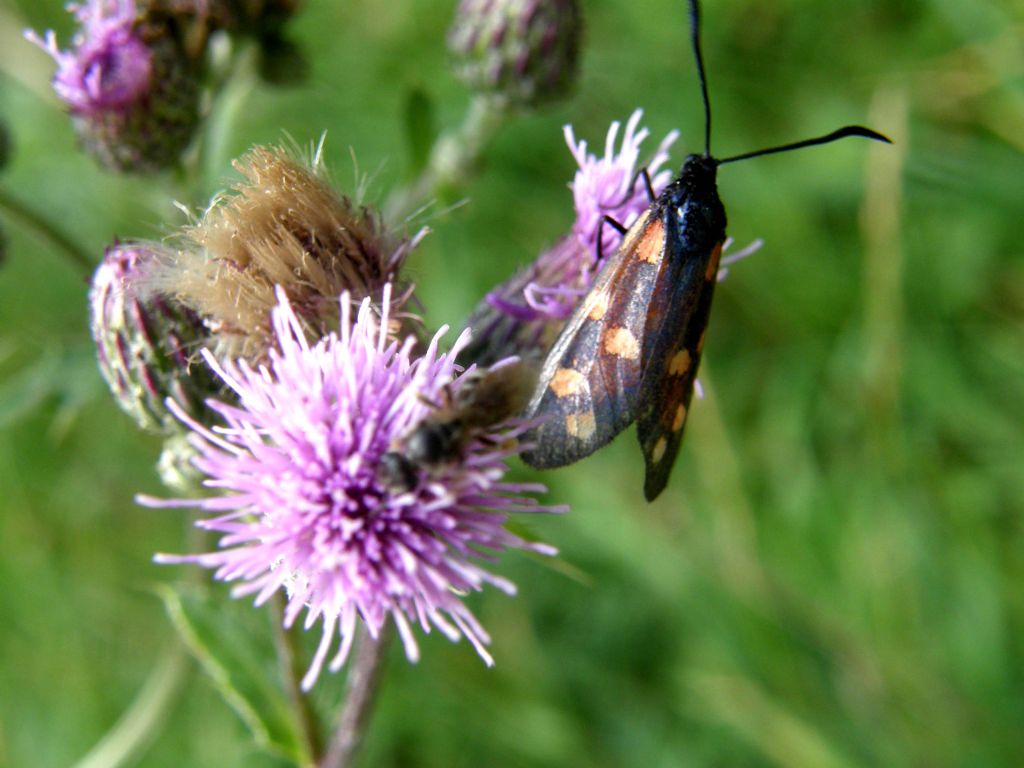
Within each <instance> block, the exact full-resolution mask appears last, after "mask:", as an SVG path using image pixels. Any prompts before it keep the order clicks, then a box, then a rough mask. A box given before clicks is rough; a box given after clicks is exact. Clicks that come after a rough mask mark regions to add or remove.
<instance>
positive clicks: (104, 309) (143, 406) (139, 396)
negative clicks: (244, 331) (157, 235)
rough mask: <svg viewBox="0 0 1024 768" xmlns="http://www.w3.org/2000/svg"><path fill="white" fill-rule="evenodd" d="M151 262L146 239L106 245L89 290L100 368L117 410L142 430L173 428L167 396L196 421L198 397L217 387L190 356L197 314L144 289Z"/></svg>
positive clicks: (199, 331)
mask: <svg viewBox="0 0 1024 768" xmlns="http://www.w3.org/2000/svg"><path fill="white" fill-rule="evenodd" d="M157 261H158V257H157V254H156V252H155V251H154V250H152V249H151V248H150V247H149V246H146V245H139V244H123V245H115V246H114V247H112V248H109V249H107V253H106V255H105V257H104V259H103V261H102V262H101V264H100V266H99V268H98V269H97V270H96V274H95V275H94V276H93V281H92V290H91V292H90V295H89V301H90V307H91V315H92V316H91V323H92V335H93V340H94V341H95V342H96V348H97V352H98V356H99V365H100V371H101V372H102V373H103V377H104V378H105V379H106V381H107V384H108V385H109V386H110V391H111V392H112V393H113V394H114V398H115V399H116V400H117V403H118V405H120V406H121V409H122V410H123V411H124V412H125V413H127V414H128V415H129V416H131V417H132V418H133V419H134V420H135V421H136V423H137V424H138V425H139V426H140V427H142V428H143V429H145V430H148V431H151V432H159V433H162V434H173V433H174V432H175V431H177V430H180V429H181V424H180V422H179V421H178V420H177V418H175V416H174V415H173V414H172V413H171V412H170V411H169V410H168V408H167V404H166V399H167V398H172V399H173V400H174V401H175V402H176V403H177V404H178V405H179V406H181V408H182V410H183V411H184V412H185V413H186V414H188V415H189V416H191V417H193V418H196V419H198V420H200V421H203V420H204V411H205V406H204V404H203V401H204V400H205V399H206V398H207V397H211V396H213V395H214V394H218V393H219V392H220V388H219V386H218V384H216V383H215V382H216V377H214V375H213V373H212V372H211V371H210V370H209V369H208V368H207V366H206V365H205V364H204V363H203V362H202V360H201V359H198V353H199V349H200V347H201V346H202V345H203V344H204V342H205V341H206V338H207V333H206V328H205V326H204V325H203V323H202V321H201V320H200V319H199V317H198V316H197V315H196V314H195V313H193V312H191V311H189V310H187V309H185V308H184V307H182V306H181V305H180V304H178V303H176V302H175V301H173V300H171V299H169V298H167V297H165V296H163V295H161V294H160V293H158V292H156V291H155V290H153V288H152V284H151V282H152V281H151V280H150V273H151V272H152V270H153V268H154V266H155V265H156V263H157Z"/></svg>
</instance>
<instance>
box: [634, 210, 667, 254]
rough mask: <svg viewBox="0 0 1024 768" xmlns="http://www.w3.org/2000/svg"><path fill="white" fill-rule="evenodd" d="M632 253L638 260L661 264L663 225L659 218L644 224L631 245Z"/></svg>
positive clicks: (663, 242)
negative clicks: (634, 243)
mask: <svg viewBox="0 0 1024 768" xmlns="http://www.w3.org/2000/svg"><path fill="white" fill-rule="evenodd" d="M633 253H635V254H636V257H637V258H638V259H640V261H646V262H647V263H648V264H661V259H662V257H663V256H664V254H665V227H664V226H663V225H662V223H661V220H660V219H655V220H654V221H651V222H649V223H647V224H646V225H644V229H643V231H642V232H641V233H640V234H639V236H638V237H637V240H636V245H634V246H633Z"/></svg>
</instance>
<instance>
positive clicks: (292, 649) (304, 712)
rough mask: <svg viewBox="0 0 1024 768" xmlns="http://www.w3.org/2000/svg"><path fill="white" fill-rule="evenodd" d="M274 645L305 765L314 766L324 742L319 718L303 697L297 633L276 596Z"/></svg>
mask: <svg viewBox="0 0 1024 768" xmlns="http://www.w3.org/2000/svg"><path fill="white" fill-rule="evenodd" d="M273 608H274V610H273V613H274V618H273V619H272V622H271V623H272V624H273V625H274V646H275V648H276V649H277V660H278V664H279V666H280V670H281V678H282V679H283V680H284V686H285V690H286V692H287V694H288V701H289V702H290V703H291V706H292V712H293V713H294V715H295V726H296V728H297V730H298V734H299V741H300V742H301V744H302V748H303V750H304V752H305V760H304V761H303V764H304V765H310V766H311V765H313V763H314V760H315V759H316V755H318V754H320V749H321V744H322V739H321V736H320V729H319V727H318V724H317V719H316V715H315V714H314V713H313V709H312V707H311V706H310V703H309V698H308V697H306V696H305V695H303V693H302V688H301V685H300V680H301V679H302V670H301V669H300V665H299V654H298V652H297V648H296V644H295V632H294V631H292V630H291V629H287V628H285V626H284V608H285V600H284V597H283V596H282V595H281V594H280V593H277V594H275V595H274V598H273Z"/></svg>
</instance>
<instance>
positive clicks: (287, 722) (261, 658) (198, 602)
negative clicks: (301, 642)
mask: <svg viewBox="0 0 1024 768" xmlns="http://www.w3.org/2000/svg"><path fill="white" fill-rule="evenodd" d="M157 594H158V595H159V597H160V598H161V599H162V600H163V603H164V607H165V608H166V610H167V614H168V616H170V619H171V623H172V624H173V625H174V627H175V629H176V630H177V631H178V634H179V635H180V636H181V638H182V640H183V641H184V643H185V646H186V647H187V648H188V649H189V651H190V652H191V653H192V655H193V656H194V657H195V658H196V660H197V661H198V662H199V664H200V666H201V667H202V668H203V670H204V671H205V672H206V673H207V675H208V676H209V678H210V680H211V681H212V682H213V684H214V687H216V689H217V690H218V691H219V692H220V694H221V695H222V696H223V697H224V700H225V701H226V702H227V704H228V706H230V707H231V708H232V709H233V710H234V711H235V712H236V713H237V714H238V716H239V717H240V718H241V719H242V722H244V723H245V725H246V727H248V729H249V731H250V732H251V733H252V735H253V738H254V739H255V740H256V743H257V744H259V746H260V747H261V748H263V749H266V750H267V751H270V752H273V753H275V754H278V755H280V756H282V757H285V758H287V759H290V760H292V761H293V762H295V763H296V764H299V765H306V764H308V763H309V761H310V757H309V755H306V754H305V750H304V749H303V747H302V746H301V740H300V739H299V736H298V733H297V731H296V727H295V721H294V719H293V717H292V713H291V706H290V702H289V700H288V697H287V695H286V693H285V691H284V689H283V688H282V687H281V685H280V677H279V674H278V668H277V663H276V658H275V652H274V644H273V638H272V630H271V628H270V626H269V623H268V621H267V615H266V612H265V611H263V610H258V609H257V610H254V609H253V607H252V606H251V605H249V604H247V603H245V602H244V601H235V600H228V599H227V596H226V595H225V594H224V593H223V591H222V590H200V589H198V588H189V587H184V586H180V585H161V586H159V587H158V588H157Z"/></svg>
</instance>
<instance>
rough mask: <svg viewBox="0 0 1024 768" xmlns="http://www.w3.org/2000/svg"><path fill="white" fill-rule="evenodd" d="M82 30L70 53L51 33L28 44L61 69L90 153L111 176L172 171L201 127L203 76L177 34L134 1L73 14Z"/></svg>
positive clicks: (113, 1)
mask: <svg viewBox="0 0 1024 768" xmlns="http://www.w3.org/2000/svg"><path fill="white" fill-rule="evenodd" d="M71 9H72V11H73V12H74V14H75V16H76V18H77V19H78V21H79V23H80V24H81V27H80V29H79V31H78V33H77V34H76V35H75V37H74V39H73V40H72V47H71V49H70V50H66V51H61V50H60V49H59V48H58V47H57V39H56V36H55V35H54V33H53V32H52V31H50V32H47V34H46V38H45V39H43V38H40V37H39V36H38V35H36V34H35V33H34V32H31V31H29V32H26V37H27V38H28V39H29V40H31V41H33V42H35V43H36V44H37V45H39V46H40V47H42V48H43V50H45V51H46V52H47V53H49V54H50V55H51V56H52V57H53V58H54V59H55V60H56V62H57V72H56V74H55V75H54V78H53V87H54V90H55V91H56V92H57V95H58V96H59V97H60V98H61V100H62V101H63V102H64V103H65V104H66V105H67V106H68V109H69V111H70V113H71V118H72V123H73V124H74V127H75V131H76V133H77V134H78V136H79V139H80V140H81V142H82V144H83V146H84V147H85V148H86V150H87V151H88V152H89V153H90V154H92V155H93V156H95V157H96V158H97V160H99V161H100V163H102V164H103V165H105V166H107V167H108V168H111V169H114V170H118V171H154V170H158V169H160V168H165V167H168V166H171V165H173V164H174V163H175V162H176V161H177V160H178V158H179V157H180V155H181V153H182V151H183V150H184V149H185V147H186V146H187V145H188V143H189V141H190V140H191V138H192V134H193V132H194V130H195V127H196V124H197V123H198V119H199V84H198V79H197V78H198V75H197V72H196V70H195V65H194V62H193V61H192V60H190V58H189V57H188V56H187V55H186V53H185V51H184V49H183V47H182V44H181V41H180V40H179V39H178V37H177V35H176V33H175V30H174V28H173V27H172V26H171V25H169V24H167V23H166V19H164V18H163V17H160V16H158V15H151V14H146V13H143V12H141V11H140V10H139V8H138V7H137V6H136V3H135V0H88V1H87V2H85V3H83V4H81V5H76V6H72V7H71Z"/></svg>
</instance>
